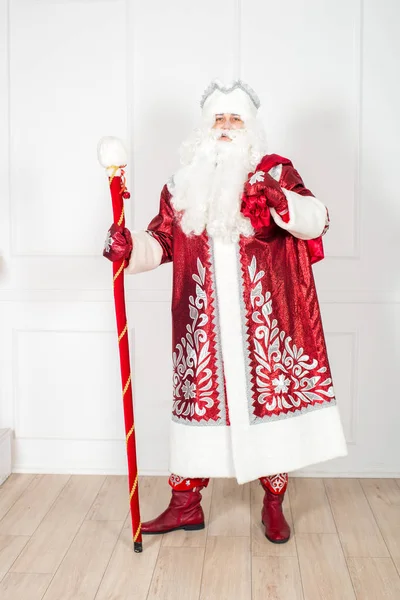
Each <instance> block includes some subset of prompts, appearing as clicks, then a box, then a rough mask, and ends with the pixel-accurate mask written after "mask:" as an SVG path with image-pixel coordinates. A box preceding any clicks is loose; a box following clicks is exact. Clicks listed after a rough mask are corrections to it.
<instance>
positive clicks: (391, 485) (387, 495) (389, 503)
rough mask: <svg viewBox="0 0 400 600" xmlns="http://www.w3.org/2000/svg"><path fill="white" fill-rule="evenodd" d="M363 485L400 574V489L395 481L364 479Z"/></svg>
mask: <svg viewBox="0 0 400 600" xmlns="http://www.w3.org/2000/svg"><path fill="white" fill-rule="evenodd" d="M361 485H362V487H363V490H364V492H365V495H366V497H367V500H368V502H369V504H370V506H371V508H372V511H373V513H374V515H375V519H376V521H377V523H378V525H379V528H380V530H381V532H382V535H383V537H384V539H385V542H386V544H387V547H388V548H389V552H390V554H391V557H392V558H393V560H394V563H395V565H396V566H397V569H398V572H399V573H400V488H399V486H398V485H397V483H396V482H395V481H394V480H393V479H363V480H361ZM399 598H400V596H399Z"/></svg>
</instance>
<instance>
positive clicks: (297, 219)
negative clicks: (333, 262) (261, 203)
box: [271, 188, 326, 240]
mask: <svg viewBox="0 0 400 600" xmlns="http://www.w3.org/2000/svg"><path fill="white" fill-rule="evenodd" d="M282 191H283V193H284V194H285V196H286V199H287V201H288V207H289V216H290V220H289V221H288V223H285V221H283V219H281V217H280V216H279V215H278V213H277V212H276V210H275V209H273V208H271V215H272V218H273V219H274V221H275V223H276V224H277V225H279V227H282V229H286V231H288V232H289V233H291V234H292V235H294V237H297V238H300V239H301V240H313V239H314V238H317V237H319V236H320V235H321V234H322V232H323V230H324V228H325V224H326V206H325V205H324V204H323V203H322V202H321V201H320V200H318V199H317V198H314V196H301V195H300V194H297V193H296V192H291V191H290V190H285V189H284V188H282Z"/></svg>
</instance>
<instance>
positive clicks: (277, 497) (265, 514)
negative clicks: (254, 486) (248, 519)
mask: <svg viewBox="0 0 400 600" xmlns="http://www.w3.org/2000/svg"><path fill="white" fill-rule="evenodd" d="M261 485H262V487H263V489H264V491H265V495H264V503H263V509H262V513H261V519H262V522H263V525H264V526H265V537H266V538H267V539H268V540H269V541H270V542H273V543H274V544H284V543H285V542H287V541H288V540H289V538H290V527H289V525H288V523H287V521H286V519H285V516H284V514H283V512H282V502H283V498H284V496H285V492H283V493H280V494H274V492H271V490H270V489H269V488H268V487H267V486H265V485H263V484H261Z"/></svg>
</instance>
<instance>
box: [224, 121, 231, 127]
mask: <svg viewBox="0 0 400 600" xmlns="http://www.w3.org/2000/svg"><path fill="white" fill-rule="evenodd" d="M224 129H232V123H231V122H230V120H229V119H225V121H224Z"/></svg>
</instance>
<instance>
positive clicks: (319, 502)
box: [289, 477, 336, 533]
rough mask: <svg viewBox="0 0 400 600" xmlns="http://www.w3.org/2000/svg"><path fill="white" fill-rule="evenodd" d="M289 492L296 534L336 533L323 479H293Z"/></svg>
mask: <svg viewBox="0 0 400 600" xmlns="http://www.w3.org/2000/svg"><path fill="white" fill-rule="evenodd" d="M289 491H290V507H291V510H292V516H293V524H294V529H295V532H296V533H336V525H335V521H334V520H333V515H332V511H331V507H330V505H329V500H328V498H327V495H326V492H325V486H324V482H323V480H322V479H316V478H313V479H312V478H306V477H304V478H303V477H291V478H290V480H289Z"/></svg>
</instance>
